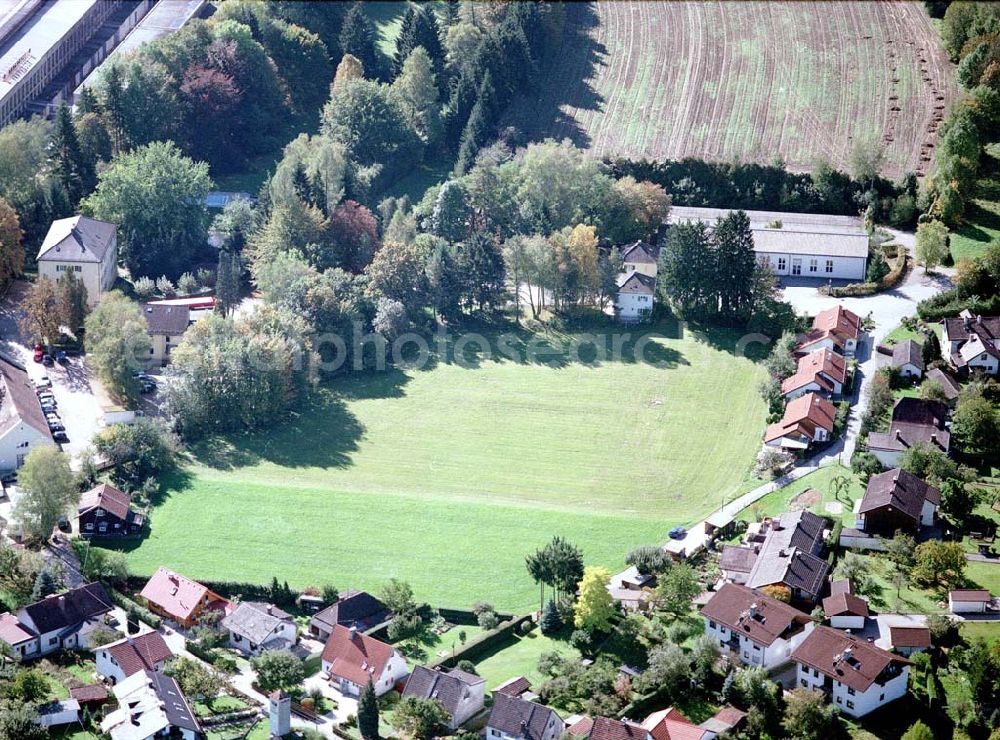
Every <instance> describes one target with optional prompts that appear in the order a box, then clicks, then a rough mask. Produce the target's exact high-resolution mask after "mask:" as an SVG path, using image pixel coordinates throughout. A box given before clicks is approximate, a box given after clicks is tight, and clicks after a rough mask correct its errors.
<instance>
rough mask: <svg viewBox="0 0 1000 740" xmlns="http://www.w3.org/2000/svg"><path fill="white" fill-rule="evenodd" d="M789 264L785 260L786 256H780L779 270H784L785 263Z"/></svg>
mask: <svg viewBox="0 0 1000 740" xmlns="http://www.w3.org/2000/svg"><path fill="white" fill-rule="evenodd" d="M787 264H788V263H787V262H786V261H785V258H784V257H778V269H779V270H784V269H785V265H787Z"/></svg>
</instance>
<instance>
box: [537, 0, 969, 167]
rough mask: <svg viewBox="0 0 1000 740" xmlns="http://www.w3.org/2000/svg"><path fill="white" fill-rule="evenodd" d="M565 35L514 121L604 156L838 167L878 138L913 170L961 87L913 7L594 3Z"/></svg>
mask: <svg viewBox="0 0 1000 740" xmlns="http://www.w3.org/2000/svg"><path fill="white" fill-rule="evenodd" d="M564 39H565V40H564V43H563V48H561V49H560V50H558V59H559V63H558V64H557V65H555V67H556V68H555V69H554V70H553V72H552V73H551V74H550V75H549V76H548V77H547V79H546V80H544V81H543V85H542V88H543V89H542V94H541V95H540V97H538V98H535V99H534V100H532V101H530V104H529V106H528V107H529V108H530V109H531V110H530V112H526V113H525V115H524V116H523V118H522V121H526V122H527V124H528V128H529V130H531V133H533V134H534V135H535V136H555V137H557V138H562V137H570V138H571V139H573V140H574V141H576V142H577V144H579V145H581V146H585V147H589V148H591V149H592V150H593V151H594V153H595V154H597V155H599V156H605V155H608V156H615V155H624V156H632V157H650V158H658V159H659V158H672V159H676V158H681V157H685V156H696V157H701V158H704V159H709V160H727V161H728V160H734V159H739V160H743V161H757V162H764V163H770V162H773V161H775V160H776V159H778V158H782V159H784V161H785V162H786V163H787V165H788V166H789V167H790V168H791V169H796V170H808V169H811V168H812V167H813V166H814V164H815V163H816V161H817V160H819V159H824V160H826V161H828V162H830V163H831V164H833V165H835V166H837V167H840V168H847V166H848V162H849V159H850V153H851V150H852V148H853V146H854V143H855V141H856V140H858V139H859V138H865V139H867V138H874V139H875V140H878V141H881V142H883V143H884V145H885V150H886V164H885V167H884V171H883V174H885V175H887V176H898V175H900V174H902V173H904V172H906V171H909V170H914V171H917V172H922V171H923V170H924V169H925V168H926V167H927V165H928V163H929V162H930V156H931V153H932V151H933V147H934V145H935V143H936V139H937V128H938V125H939V122H940V120H941V118H942V117H943V115H944V111H945V109H946V107H947V106H948V105H949V104H950V103H951V102H952V100H953V99H954V98H955V96H956V95H957V89H956V84H955V83H954V82H953V72H952V67H951V65H950V63H949V62H948V60H947V57H946V56H945V54H944V52H943V51H942V49H941V48H940V45H939V43H938V37H937V32H936V31H935V29H934V28H933V27H932V26H931V23H930V19H929V18H928V16H927V14H926V12H925V11H924V9H923V7H922V4H920V3H917V2H739V1H732V2H666V1H649V2H624V1H623V2H596V3H590V4H586V5H584V4H580V5H575V6H571V7H570V10H569V14H568V21H567V33H566V34H565V35H564Z"/></svg>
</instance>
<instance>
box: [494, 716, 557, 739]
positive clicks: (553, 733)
mask: <svg viewBox="0 0 1000 740" xmlns="http://www.w3.org/2000/svg"><path fill="white" fill-rule="evenodd" d="M563 727H564V725H563V723H562V722H559V721H557V716H556V714H555V713H554V712H553V714H552V718H551V719H550V720H549V723H548V724H547V725H546V726H545V731H544V732H543V733H542V735H541V737H539V738H538V739H537V740H556V739H557V738H559V737H560V736H561V735H562V732H563ZM486 737H487V738H490V740H523V739H524V736H522V735H509V734H508V733H506V732H503V731H501V730H498V729H496V728H495V727H490V726H488V725H487V727H486Z"/></svg>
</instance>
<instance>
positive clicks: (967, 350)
mask: <svg viewBox="0 0 1000 740" xmlns="http://www.w3.org/2000/svg"><path fill="white" fill-rule="evenodd" d="M941 323H942V325H943V327H944V331H943V334H942V337H941V354H943V355H944V359H945V360H947V361H948V362H950V363H951V365H952V367H954V368H955V369H956V370H958V371H959V372H960V373H963V374H965V373H969V372H971V371H973V370H979V371H981V372H983V373H986V374H987V375H996V374H997V371H998V369H1000V316H975V315H973V314H972V313H970V312H969V311H967V310H966V311H962V313H961V314H959V315H958V316H957V317H956V318H950V319H945V320H944V321H942V322H941Z"/></svg>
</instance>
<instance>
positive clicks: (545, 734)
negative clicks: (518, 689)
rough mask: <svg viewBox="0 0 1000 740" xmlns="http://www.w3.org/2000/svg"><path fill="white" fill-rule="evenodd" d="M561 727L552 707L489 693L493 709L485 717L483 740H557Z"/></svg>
mask: <svg viewBox="0 0 1000 740" xmlns="http://www.w3.org/2000/svg"><path fill="white" fill-rule="evenodd" d="M563 728H564V725H563V721H562V719H561V718H560V717H559V715H558V714H556V713H555V711H553V710H552V709H549V708H548V707H543V706H542V705H541V704H536V703H535V702H533V701H525V700H524V699H519V698H517V697H515V696H508V695H507V694H502V693H498V692H496V691H494V692H493V708H492V709H490V716H489V718H488V719H487V720H486V738H487V740H558V738H560V737H561V736H562V732H563Z"/></svg>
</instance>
